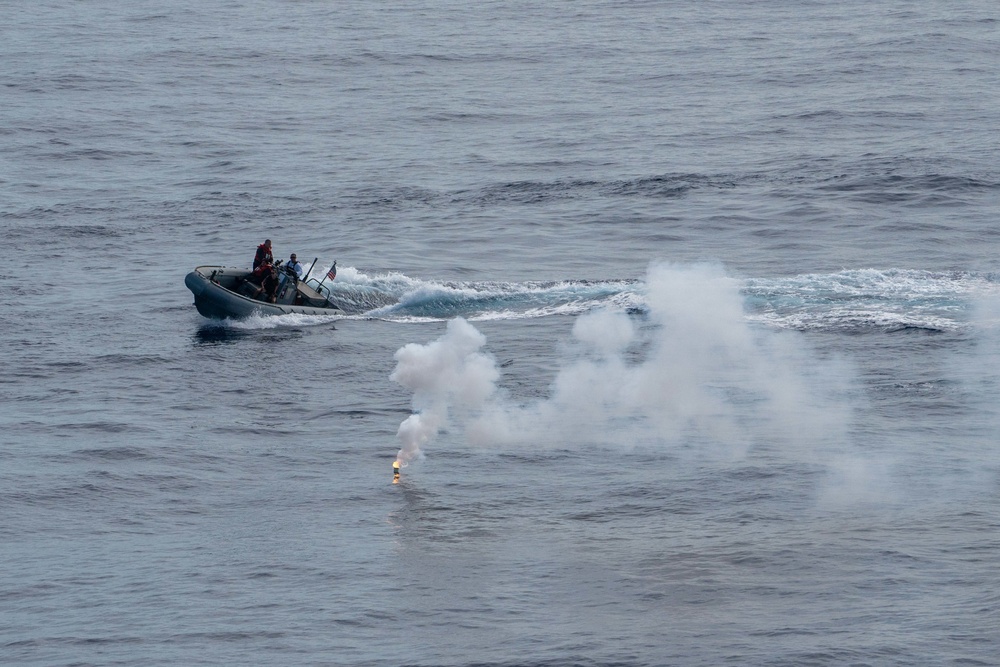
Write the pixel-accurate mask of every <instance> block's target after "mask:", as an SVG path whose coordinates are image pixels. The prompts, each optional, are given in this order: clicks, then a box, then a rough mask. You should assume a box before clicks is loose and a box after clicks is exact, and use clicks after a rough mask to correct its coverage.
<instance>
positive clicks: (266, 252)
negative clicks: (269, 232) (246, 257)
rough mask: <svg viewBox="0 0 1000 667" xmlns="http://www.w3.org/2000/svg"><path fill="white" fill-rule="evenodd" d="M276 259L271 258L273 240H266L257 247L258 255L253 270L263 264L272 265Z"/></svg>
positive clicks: (255, 256) (254, 260)
mask: <svg viewBox="0 0 1000 667" xmlns="http://www.w3.org/2000/svg"><path fill="white" fill-rule="evenodd" d="M273 262H274V257H272V256H271V239H267V240H265V241H264V242H263V243H261V244H260V245H259V246H257V254H256V255H254V258H253V268H254V269H257V268H258V267H259V266H260V265H261V264H272V263H273Z"/></svg>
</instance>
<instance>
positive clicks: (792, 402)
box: [391, 264, 849, 462]
mask: <svg viewBox="0 0 1000 667" xmlns="http://www.w3.org/2000/svg"><path fill="white" fill-rule="evenodd" d="M646 287H647V294H646V303H647V306H648V315H647V317H646V318H643V319H638V320H636V319H633V318H632V317H630V316H629V315H627V314H625V313H619V312H610V311H599V312H593V313H590V314H587V315H584V316H581V317H580V318H578V320H577V321H576V324H575V326H574V328H573V344H572V346H571V353H572V356H571V358H569V359H568V360H567V361H566V363H564V365H563V366H562V368H561V369H560V370H559V372H558V373H557V375H556V378H555V380H554V381H553V384H552V386H551V389H550V395H549V397H548V398H546V399H544V400H540V401H535V402H532V403H528V404H523V405H517V404H514V403H512V402H511V401H508V400H505V399H504V397H503V396H502V395H501V393H500V392H498V391H497V385H496V382H497V380H498V379H499V377H500V374H499V371H498V369H497V367H496V364H495V363H494V360H493V359H492V358H491V357H490V356H488V355H486V354H484V353H483V352H482V351H481V348H482V347H483V345H484V344H485V337H484V336H483V335H482V334H480V333H479V332H478V331H477V330H476V329H475V328H474V327H473V326H472V325H470V324H469V323H468V322H466V321H465V320H462V319H457V320H454V321H452V322H450V323H449V325H448V331H447V333H445V335H444V336H442V337H441V338H440V339H438V340H437V341H434V342H432V343H430V344H428V345H415V344H410V345H407V346H405V347H403V348H402V349H400V350H399V351H398V352H397V353H396V359H397V361H398V362H399V363H398V365H397V367H396V369H395V371H394V372H393V374H392V376H391V377H392V379H393V380H395V381H397V382H399V383H400V384H402V385H404V386H405V387H407V388H409V389H411V390H413V392H414V396H413V407H414V410H415V412H414V414H413V415H411V416H410V417H409V418H408V419H407V420H406V421H404V422H403V423H402V424H401V425H400V428H399V434H398V437H399V438H400V440H401V441H402V449H401V450H400V453H399V459H400V460H401V461H402V462H406V461H410V460H412V459H413V458H414V457H415V456H417V455H419V453H420V451H421V447H422V446H424V445H426V444H427V443H428V442H429V441H430V440H431V439H432V438H433V437H435V436H436V435H437V434H438V433H439V431H440V430H441V429H443V428H446V427H451V428H454V429H455V434H456V435H458V434H461V437H463V438H464V440H465V441H467V442H468V443H470V444H474V445H482V446H491V447H496V446H500V445H504V446H518V445H528V446H532V447H539V446H546V445H549V446H580V445H598V446H604V445H609V444H610V445H619V446H637V445H638V446H652V447H664V446H670V447H674V448H675V449H676V448H677V446H678V445H683V446H691V447H692V448H694V449H696V450H698V451H700V452H703V453H704V452H716V453H717V454H720V455H722V456H725V457H732V456H741V455H743V454H745V453H746V451H747V450H748V449H749V448H751V447H754V446H760V447H764V448H770V447H774V446H776V445H781V446H783V447H784V448H786V449H787V448H788V445H793V446H794V447H796V448H798V449H803V448H804V449H808V448H809V447H816V446H818V445H819V443H821V442H831V441H837V440H838V439H841V438H842V437H843V436H844V431H845V424H846V423H847V421H848V420H849V408H848V406H847V402H846V401H844V400H842V399H841V398H839V397H842V396H843V395H845V394H846V386H845V384H844V382H843V374H842V373H840V372H839V370H838V367H837V366H836V365H835V364H824V363H821V362H820V361H818V360H817V359H816V358H815V355H814V354H813V353H811V352H810V351H809V350H807V349H806V348H805V347H804V345H803V344H802V342H801V340H800V339H799V338H797V337H796V334H794V333H789V332H776V331H773V330H767V329H762V328H759V327H758V328H754V327H753V326H752V325H750V324H749V323H748V321H747V318H746V317H745V313H744V310H743V302H742V297H741V295H740V293H739V290H738V285H737V283H736V281H734V280H732V279H730V278H729V277H727V276H726V275H725V273H724V271H723V270H722V269H721V267H718V266H712V265H709V266H706V265H701V266H688V267H680V266H673V265H669V264H658V265H654V266H652V267H651V268H650V270H649V274H648V276H647V281H646ZM838 406H839V407H838Z"/></svg>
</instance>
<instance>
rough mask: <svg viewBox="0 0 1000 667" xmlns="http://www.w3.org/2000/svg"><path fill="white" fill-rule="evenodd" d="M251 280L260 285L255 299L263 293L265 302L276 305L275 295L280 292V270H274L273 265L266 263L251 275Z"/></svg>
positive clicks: (255, 293) (254, 295) (254, 294)
mask: <svg viewBox="0 0 1000 667" xmlns="http://www.w3.org/2000/svg"><path fill="white" fill-rule="evenodd" d="M250 280H251V281H252V282H255V283H257V284H258V285H260V287H258V288H257V291H255V292H254V293H253V298H254V299H256V298H257V297H258V296H260V293H261V292H263V293H264V296H265V300H267V301H270V302H271V303H274V297H275V293H276V292H277V291H278V270H277V269H275V268H274V265H273V264H271V263H270V262H265V263H263V264H261V265H260V266H258V267H257V268H256V269H254V271H253V273H251V274H250Z"/></svg>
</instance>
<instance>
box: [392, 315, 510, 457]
mask: <svg viewBox="0 0 1000 667" xmlns="http://www.w3.org/2000/svg"><path fill="white" fill-rule="evenodd" d="M485 344H486V337H485V336H484V335H483V334H481V333H479V331H477V330H476V328H475V327H473V326H472V325H471V324H469V323H468V322H466V321H465V320H464V319H462V318H458V319H454V320H452V321H451V322H449V323H448V330H447V332H446V333H445V334H444V335H443V336H442V337H441V338H439V339H438V340H436V341H434V342H433V343H430V344H428V345H418V344H416V343H410V344H409V345H406V346H404V347H402V348H400V349H399V350H398V351H397V352H396V356H395V358H396V362H397V364H396V369H395V370H394V371H393V372H392V375H390V376H389V377H390V379H391V380H393V381H395V382H398V383H399V384H401V385H403V386H404V387H406V388H407V389H410V390H411V391H413V401H412V403H413V409H414V413H413V414H412V415H410V416H409V417H408V418H407V419H406V420H405V421H404V422H403V423H402V424H400V425H399V431H398V432H397V434H396V437H398V438H399V439H400V441H401V442H402V447H401V448H400V450H399V454H398V455H397V456H396V460H397V461H399V462H400V463H401V464H402V465H406V464H407V463H409V462H410V461H412V460H413V459H414V458H417V457H418V456H420V455H421V449H420V448H421V446H422V445H424V444H426V443H427V442H428V441H429V440H430V439H431V438H433V437H434V436H436V435H437V434H438V432H439V431H440V430H441V429H442V428H444V427H445V426H447V424H448V418H449V413H450V412H452V411H453V410H455V409H458V410H475V409H477V408H480V407H481V406H482V405H483V404H484V403H485V402H486V401H487V400H488V399H489V398H490V397H491V396H492V395H493V393H494V392H495V390H496V381H497V379H498V378H499V377H500V373H499V372H498V371H497V367H496V364H495V363H494V361H493V358H492V357H490V356H488V355H487V354H484V353H482V352H480V351H479V350H480V348H482V347H483V345H485Z"/></svg>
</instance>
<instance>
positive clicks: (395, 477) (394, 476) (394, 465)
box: [392, 460, 399, 484]
mask: <svg viewBox="0 0 1000 667" xmlns="http://www.w3.org/2000/svg"><path fill="white" fill-rule="evenodd" d="M398 481H399V461H398V460H397V461H393V462H392V483H393V484H395V483H396V482H398Z"/></svg>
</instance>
